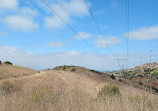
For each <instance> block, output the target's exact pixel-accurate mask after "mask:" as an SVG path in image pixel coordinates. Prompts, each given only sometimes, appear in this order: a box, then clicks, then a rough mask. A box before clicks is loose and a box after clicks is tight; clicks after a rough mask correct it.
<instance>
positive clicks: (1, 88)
mask: <svg viewBox="0 0 158 111" xmlns="http://www.w3.org/2000/svg"><path fill="white" fill-rule="evenodd" d="M12 90H13V85H12V84H11V83H10V82H9V81H4V82H3V83H2V84H1V85H0V92H1V93H2V94H8V93H9V92H11V91H12Z"/></svg>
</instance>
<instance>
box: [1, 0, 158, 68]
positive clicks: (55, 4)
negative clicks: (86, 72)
mask: <svg viewBox="0 0 158 111" xmlns="http://www.w3.org/2000/svg"><path fill="white" fill-rule="evenodd" d="M45 1H46V2H47V3H48V4H49V6H50V7H51V8H52V9H53V10H55V11H56V13H57V14H58V15H59V16H60V17H61V18H62V20H64V22H66V23H67V24H69V26H70V27H72V28H73V29H74V30H75V33H74V32H73V31H72V30H70V28H69V27H67V25H65V23H64V22H63V21H62V20H61V19H60V18H59V17H58V15H57V14H55V13H54V12H52V11H51V10H50V9H49V8H48V7H47V6H46V5H44V4H43V3H42V2H41V0H0V60H2V61H6V60H9V61H12V62H13V63H14V64H17V65H22V66H26V67H30V68H34V69H38V70H42V69H47V68H53V67H55V66H59V65H78V66H84V67H87V68H91V69H96V70H118V69H120V67H119V64H118V61H117V60H116V59H118V58H126V48H127V45H126V44H127V37H126V0H87V4H88V7H89V8H90V9H91V11H92V13H93V15H94V17H95V19H96V21H97V26H98V27H99V28H100V29H101V31H102V32H103V33H100V32H99V31H98V30H97V28H96V25H95V24H94V21H93V20H92V18H91V17H90V14H89V12H88V10H87V8H86V6H85V4H84V3H83V0H45ZM129 1H130V3H129V60H128V62H127V61H120V66H121V67H124V68H130V67H134V66H137V65H140V64H143V63H147V62H149V60H150V50H152V62H158V51H157V50H158V14H157V11H158V0H129ZM79 35H80V36H79ZM123 65H124V66H123Z"/></svg>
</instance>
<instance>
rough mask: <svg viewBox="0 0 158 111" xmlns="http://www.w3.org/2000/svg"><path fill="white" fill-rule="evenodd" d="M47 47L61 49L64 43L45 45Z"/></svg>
mask: <svg viewBox="0 0 158 111" xmlns="http://www.w3.org/2000/svg"><path fill="white" fill-rule="evenodd" d="M47 46H48V47H63V46H64V43H63V42H52V43H49V44H47Z"/></svg>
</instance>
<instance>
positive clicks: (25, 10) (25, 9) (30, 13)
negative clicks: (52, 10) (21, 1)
mask: <svg viewBox="0 0 158 111" xmlns="http://www.w3.org/2000/svg"><path fill="white" fill-rule="evenodd" d="M18 14H20V15H27V16H32V17H33V16H38V15H39V12H38V11H37V10H33V9H31V8H29V7H22V8H20V9H19V11H18Z"/></svg>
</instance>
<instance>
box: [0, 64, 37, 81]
mask: <svg viewBox="0 0 158 111" xmlns="http://www.w3.org/2000/svg"><path fill="white" fill-rule="evenodd" d="M35 73H37V71H35V70H33V69H29V68H25V67H21V66H14V65H7V64H0V80H1V79H7V78H14V77H20V76H28V75H32V74H35Z"/></svg>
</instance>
